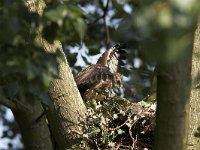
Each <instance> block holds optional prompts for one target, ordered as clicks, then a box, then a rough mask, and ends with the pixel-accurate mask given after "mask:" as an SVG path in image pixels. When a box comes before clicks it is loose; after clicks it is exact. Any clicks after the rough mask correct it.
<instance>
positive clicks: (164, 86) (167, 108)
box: [155, 50, 192, 150]
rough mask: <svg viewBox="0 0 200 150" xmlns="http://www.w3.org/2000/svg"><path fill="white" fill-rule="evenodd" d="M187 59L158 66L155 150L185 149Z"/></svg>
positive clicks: (189, 70)
mask: <svg viewBox="0 0 200 150" xmlns="http://www.w3.org/2000/svg"><path fill="white" fill-rule="evenodd" d="M188 53H189V55H188V56H187V58H182V59H181V60H176V62H175V63H170V64H169V63H165V64H162V65H161V64H160V65H159V66H158V77H157V112H156V127H155V150H184V149H185V148H184V146H185V142H186V141H185V139H184V137H185V131H186V122H187V107H188V100H189V94H190V81H191V79H190V78H191V75H190V72H191V53H192V50H188Z"/></svg>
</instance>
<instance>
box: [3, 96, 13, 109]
mask: <svg viewBox="0 0 200 150" xmlns="http://www.w3.org/2000/svg"><path fill="white" fill-rule="evenodd" d="M0 104H2V105H4V106H6V107H8V108H10V109H12V110H16V109H17V106H16V105H15V103H14V102H12V101H11V100H9V99H7V98H5V97H3V96H1V97H0Z"/></svg>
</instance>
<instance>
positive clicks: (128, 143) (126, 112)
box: [83, 96, 155, 150]
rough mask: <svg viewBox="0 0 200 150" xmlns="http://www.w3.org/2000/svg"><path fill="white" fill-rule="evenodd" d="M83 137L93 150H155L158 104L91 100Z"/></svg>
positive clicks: (122, 100) (115, 99)
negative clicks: (156, 108)
mask: <svg viewBox="0 0 200 150" xmlns="http://www.w3.org/2000/svg"><path fill="white" fill-rule="evenodd" d="M86 105H87V107H88V117H87V119H86V120H87V121H86V122H87V123H86V124H87V125H85V127H84V133H83V137H84V139H85V140H86V142H87V145H89V147H91V149H104V150H105V149H113V150H125V149H126V150H127V149H132V150H152V149H153V128H154V124H155V123H154V122H155V104H148V103H145V102H140V103H131V102H129V101H128V100H126V99H124V98H121V97H117V96H115V97H112V98H108V99H106V100H105V101H96V100H94V99H93V100H90V101H88V102H87V103H86Z"/></svg>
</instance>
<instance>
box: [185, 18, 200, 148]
mask: <svg viewBox="0 0 200 150" xmlns="http://www.w3.org/2000/svg"><path fill="white" fill-rule="evenodd" d="M191 75H192V87H191V93H190V105H189V129H188V137H187V150H200V138H197V137H195V136H194V133H195V131H196V130H197V127H198V126H200V87H199V85H200V17H199V21H198V26H197V29H196V32H195V39H194V48H193V55H192V73H191Z"/></svg>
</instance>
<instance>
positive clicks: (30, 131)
mask: <svg viewBox="0 0 200 150" xmlns="http://www.w3.org/2000/svg"><path fill="white" fill-rule="evenodd" d="M26 106H30V107H29V108H30V110H29V111H28V110H27V111H22V110H19V111H12V112H13V114H14V116H15V119H16V121H17V123H18V125H19V128H20V131H21V134H22V139H23V142H24V146H25V148H26V149H28V150H36V149H39V150H47V149H48V150H53V149H54V148H53V144H52V141H51V135H50V132H49V127H48V125H47V119H46V117H45V116H42V114H43V112H44V110H43V108H42V106H41V103H40V101H38V100H36V101H35V102H34V103H32V105H30V104H26ZM41 116H42V117H41ZM40 117H41V118H40Z"/></svg>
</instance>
